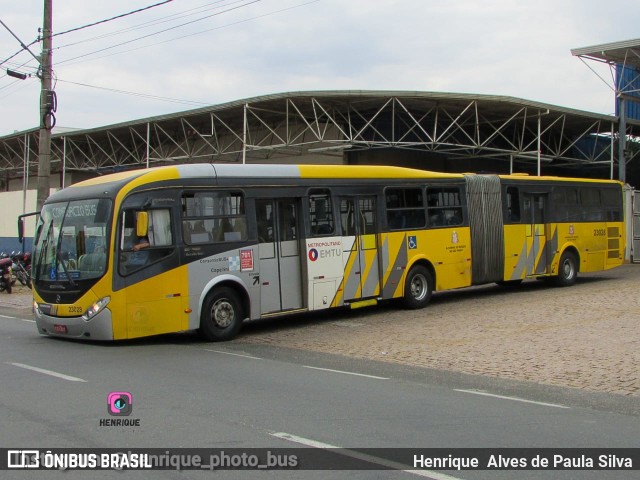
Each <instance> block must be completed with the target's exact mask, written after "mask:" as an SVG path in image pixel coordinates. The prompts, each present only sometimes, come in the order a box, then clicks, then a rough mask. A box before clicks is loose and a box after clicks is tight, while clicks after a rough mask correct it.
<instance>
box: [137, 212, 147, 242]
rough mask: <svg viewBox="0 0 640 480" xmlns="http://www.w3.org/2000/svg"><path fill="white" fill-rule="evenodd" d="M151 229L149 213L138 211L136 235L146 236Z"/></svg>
mask: <svg viewBox="0 0 640 480" xmlns="http://www.w3.org/2000/svg"><path fill="white" fill-rule="evenodd" d="M148 230H149V214H148V213H147V212H138V213H136V235H137V236H138V237H139V238H140V237H146V236H147V232H148Z"/></svg>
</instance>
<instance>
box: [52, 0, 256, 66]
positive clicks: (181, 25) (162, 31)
mask: <svg viewBox="0 0 640 480" xmlns="http://www.w3.org/2000/svg"><path fill="white" fill-rule="evenodd" d="M260 1H262V0H252V1H249V2H247V3H244V4H242V5H238V6H236V7H232V8H228V9H227V10H223V11H221V12H217V13H213V14H211V15H206V16H204V17H201V18H197V19H195V20H191V21H189V22H185V23H181V24H180V25H174V26H173V27H169V28H165V29H163V30H158V31H157V32H153V33H149V34H147V35H143V36H141V37H137V38H134V39H131V40H127V41H126V42H121V43H118V44H115V45H111V46H110V47H105V48H101V49H98V50H94V51H93V52H89V53H85V54H83V55H78V56H77V57H72V58H68V59H66V60H62V61H60V62H57V64H58V65H61V64H64V63H68V62H71V61H73V60H78V59H80V58H84V57H88V56H90V55H94V54H96V53H100V52H104V51H106V50H111V49H112V48H117V47H121V46H123V45H128V44H129V43H133V42H137V41H138V40H143V39H145V38H149V37H152V36H154V35H158V34H160V33H165V32H168V31H170V30H175V29H176V28H180V27H184V26H186V25H190V24H192V23H196V22H200V21H202V20H205V19H207V18H211V17H215V16H218V15H222V14H223V13H227V12H231V11H233V10H238V9H239V8H242V7H247V6H249V5H251V4H254V3H258V2H260Z"/></svg>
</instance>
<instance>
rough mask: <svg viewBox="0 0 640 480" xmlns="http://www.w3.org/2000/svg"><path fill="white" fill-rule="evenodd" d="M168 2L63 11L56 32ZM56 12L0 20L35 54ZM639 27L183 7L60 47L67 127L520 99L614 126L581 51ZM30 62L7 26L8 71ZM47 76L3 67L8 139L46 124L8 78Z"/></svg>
mask: <svg viewBox="0 0 640 480" xmlns="http://www.w3.org/2000/svg"><path fill="white" fill-rule="evenodd" d="M159 2H161V0H110V1H108V2H88V1H81V0H64V1H56V0H53V4H54V5H53V30H54V33H59V32H64V31H66V30H68V29H72V28H75V27H81V26H83V25H87V24H90V23H93V22H97V21H100V20H104V19H107V18H110V17H113V16H116V15H119V14H124V13H127V12H130V11H132V10H136V9H138V8H142V7H146V6H149V5H153V4H154V3H159ZM43 4H44V1H43V0H38V1H36V0H21V1H20V2H8V1H5V2H3V6H2V10H1V11H0V19H1V20H2V21H3V22H4V23H5V24H6V25H7V26H8V27H9V28H10V29H11V30H12V31H13V33H15V34H16V35H17V36H18V37H19V38H20V40H22V41H23V42H24V43H26V44H29V43H31V42H32V41H33V40H35V39H36V36H37V34H38V32H37V31H38V28H39V27H41V26H42V10H43ZM205 17H206V18H205ZM188 22H190V23H189V24H187V25H183V26H179V25H180V24H185V23H188ZM639 25H640V8H638V4H637V0H608V1H607V2H603V1H602V0H597V1H596V0H536V1H535V2H534V1H525V0H437V1H436V0H396V1H393V0H316V1H312V0H257V1H256V0H218V1H212V0H174V1H173V2H170V3H167V4H164V5H160V6H157V7H155V8H152V9H150V10H147V11H144V12H141V13H137V14H134V15H130V16H127V17H124V18H121V19H118V20H113V21H109V22H106V23H102V24H100V25H97V26H93V27H89V28H85V29H82V30H79V31H76V32H73V33H66V34H61V35H58V36H56V37H54V39H53V43H54V48H55V50H54V52H53V62H54V71H55V75H56V77H57V82H56V85H55V90H56V92H57V95H58V111H57V113H56V117H57V125H58V126H59V127H72V128H90V127H97V126H102V125H109V124H113V123H118V122H123V121H129V120H136V119H140V118H145V117H150V116H154V115H162V114H166V113H171V112H177V111H185V110H189V109H193V108H199V107H202V106H205V105H215V104H220V103H224V102H228V101H233V100H238V99H243V98H250V97H253V96H258V95H264V94H271V93H281V92H290V91H300V90H420V91H434V92H462V93H478V94H494V95H508V96H514V97H519V98H525V99H528V100H534V101H539V102H546V103H551V104H555V105H561V106H565V107H572V108H577V109H581V110H587V111H592V112H598V113H606V114H611V113H613V111H614V95H613V92H612V91H611V90H610V89H609V87H608V86H607V85H606V84H605V83H604V82H603V81H602V80H601V79H599V78H598V76H597V75H596V74H595V73H593V72H592V71H591V70H590V69H589V68H588V67H587V66H586V65H585V64H584V63H583V62H581V61H580V60H579V59H578V58H576V57H573V56H572V55H571V53H570V49H572V48H576V47H585V46H591V45H597V44H602V43H609V42H617V41H622V40H629V39H634V38H639V37H640V31H638V30H639V29H638V26H639ZM161 30H167V31H165V32H161V33H160V31H161ZM140 37H144V38H142V39H140ZM30 48H31V50H32V51H33V53H35V54H36V55H37V54H39V53H40V49H41V45H40V44H39V43H36V44H34V45H32V46H31V47H30ZM19 50H20V44H19V43H18V41H17V40H16V39H15V38H14V37H13V36H12V35H11V34H10V33H9V32H8V31H7V30H6V29H5V28H4V27H2V26H1V25H0V62H2V61H4V60H5V59H6V58H8V57H10V56H11V55H13V54H14V53H16V52H17V51H19ZM36 65H37V63H36V61H35V60H34V59H33V57H32V56H31V55H30V54H29V53H27V52H22V53H21V54H19V55H17V56H16V57H14V58H13V59H11V60H10V61H8V62H6V63H4V64H3V65H2V70H1V72H0V135H6V134H10V133H13V132H14V131H21V130H25V129H29V128H34V127H37V126H38V123H39V120H38V116H39V113H38V98H39V91H40V83H39V80H38V79H37V78H36V77H35V76H32V77H31V78H29V79H27V80H24V81H22V80H16V79H15V78H11V77H8V76H6V74H5V73H6V72H5V70H6V68H7V67H8V68H11V69H13V70H17V71H20V72H23V73H32V74H34V73H35V70H36ZM589 65H590V66H591V67H592V68H594V69H595V70H597V71H598V72H599V73H600V74H601V75H603V76H605V78H607V79H609V80H610V77H611V75H610V72H609V69H608V68H607V67H605V66H603V65H600V64H598V63H595V62H590V63H589ZM609 83H610V81H609ZM96 87H97V88H96ZM114 90H118V91H121V92H130V93H135V94H144V95H147V96H149V97H146V96H139V95H138V96H137V95H132V94H127V93H119V92H116V91H114ZM151 96H153V97H162V99H160V98H151ZM167 99H173V100H180V101H183V102H184V103H177V102H175V101H173V102H172V101H167ZM187 102H192V103H187Z"/></svg>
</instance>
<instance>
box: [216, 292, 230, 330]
mask: <svg viewBox="0 0 640 480" xmlns="http://www.w3.org/2000/svg"><path fill="white" fill-rule="evenodd" d="M234 318H235V312H234V311H233V305H231V303H229V301H227V300H226V299H224V298H222V299H220V300H218V301H217V302H216V303H214V304H213V307H211V319H212V320H213V323H214V324H215V325H216V326H217V327H219V328H227V327H228V326H229V325H231V322H233V319H234Z"/></svg>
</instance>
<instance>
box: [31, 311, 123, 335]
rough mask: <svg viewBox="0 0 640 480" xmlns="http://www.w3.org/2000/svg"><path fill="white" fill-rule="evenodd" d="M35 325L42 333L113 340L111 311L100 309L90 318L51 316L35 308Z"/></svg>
mask: <svg viewBox="0 0 640 480" xmlns="http://www.w3.org/2000/svg"><path fill="white" fill-rule="evenodd" d="M34 310H35V312H34V313H35V317H36V325H37V327H38V332H40V333H41V334H42V335H50V336H52V337H61V338H78V339H83V340H113V324H112V321H111V311H110V310H109V309H108V308H104V309H102V310H101V311H100V312H99V313H98V314H96V315H95V316H94V317H93V318H91V319H90V320H84V319H83V318H82V317H53V316H51V315H47V314H45V313H43V312H42V311H40V310H39V309H38V308H35V309H34Z"/></svg>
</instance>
